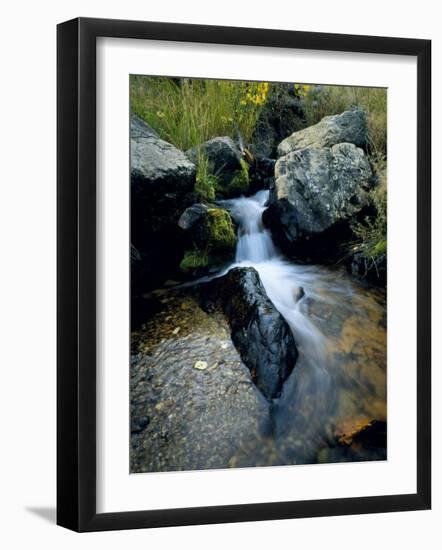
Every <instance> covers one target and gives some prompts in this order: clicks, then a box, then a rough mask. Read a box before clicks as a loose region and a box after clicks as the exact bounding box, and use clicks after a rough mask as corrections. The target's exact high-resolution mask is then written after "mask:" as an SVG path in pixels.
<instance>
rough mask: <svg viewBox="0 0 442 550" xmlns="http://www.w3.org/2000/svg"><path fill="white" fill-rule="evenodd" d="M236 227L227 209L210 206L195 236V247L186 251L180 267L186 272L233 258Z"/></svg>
mask: <svg viewBox="0 0 442 550" xmlns="http://www.w3.org/2000/svg"><path fill="white" fill-rule="evenodd" d="M235 247H236V235H235V228H234V226H233V223H232V218H231V217H230V214H229V213H228V212H227V210H223V209H222V208H209V210H208V211H207V214H206V216H205V217H204V219H203V220H202V221H201V224H200V227H199V228H198V231H197V233H196V234H195V236H194V241H193V249H192V250H188V251H186V253H185V254H184V258H183V260H182V261H181V264H180V268H181V270H182V271H184V272H189V271H193V270H195V269H198V268H202V267H207V266H208V265H217V264H221V263H223V262H226V261H228V260H230V259H232V258H233V255H234V253H235Z"/></svg>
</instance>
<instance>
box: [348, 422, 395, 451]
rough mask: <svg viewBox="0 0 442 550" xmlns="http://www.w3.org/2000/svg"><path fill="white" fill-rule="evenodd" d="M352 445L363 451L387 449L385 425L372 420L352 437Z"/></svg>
mask: <svg viewBox="0 0 442 550" xmlns="http://www.w3.org/2000/svg"><path fill="white" fill-rule="evenodd" d="M353 441H354V443H356V444H357V445H362V447H364V448H365V449H376V448H384V449H385V448H386V447H387V423H386V422H384V421H382V420H372V421H371V422H370V423H369V424H368V425H367V426H364V427H363V428H362V429H361V430H360V431H359V432H358V433H356V434H355V435H354V437H353Z"/></svg>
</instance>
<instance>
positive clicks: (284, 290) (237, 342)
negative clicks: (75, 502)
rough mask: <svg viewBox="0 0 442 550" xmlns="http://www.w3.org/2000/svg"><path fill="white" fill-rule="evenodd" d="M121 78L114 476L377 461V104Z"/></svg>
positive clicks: (381, 306) (266, 88)
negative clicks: (122, 326)
mask: <svg viewBox="0 0 442 550" xmlns="http://www.w3.org/2000/svg"><path fill="white" fill-rule="evenodd" d="M129 80H130V82H129V86H130V128H128V131H130V178H131V185H130V210H131V211H130V220H131V222H130V224H131V228H130V235H131V237H130V264H131V267H130V269H131V290H130V292H131V294H130V304H131V339H130V348H131V349H130V355H131V358H130V424H131V425H130V434H131V435H130V472H131V473H142V472H167V471H169V472H174V471H175V472H176V471H192V470H206V469H226V468H251V467H264V466H294V465H303V464H327V463H328V464H329V463H340V462H362V461H374V460H386V459H387V384H386V372H387V361H386V357H387V356H386V353H387V338H386V335H387V286H386V283H387V92H388V90H387V89H386V88H373V87H350V86H336V85H333V86H332V85H327V84H316V83H300V82H249V81H236V80H209V79H196V78H187V77H182V76H179V77H172V76H170V77H166V76H150V75H138V74H136V75H135V74H132V75H130V77H129ZM128 246H129V243H128Z"/></svg>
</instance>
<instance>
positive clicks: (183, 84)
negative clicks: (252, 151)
mask: <svg viewBox="0 0 442 550" xmlns="http://www.w3.org/2000/svg"><path fill="white" fill-rule="evenodd" d="M268 91H269V85H268V83H266V82H241V81H228V80H198V79H189V78H179V79H178V78H174V79H172V78H163V77H147V76H132V77H131V80H130V100H131V110H132V112H134V113H136V114H137V115H139V116H140V117H141V118H143V119H144V120H145V121H146V122H147V123H148V124H149V125H150V126H151V127H152V128H154V129H155V130H156V131H157V132H158V133H159V135H160V136H161V137H162V138H163V139H165V140H166V141H169V142H170V143H172V144H173V145H175V146H176V147H178V148H179V149H182V150H186V149H189V148H191V147H194V146H196V145H199V144H200V143H202V142H204V141H206V140H208V139H211V138H213V137H216V136H230V137H232V138H234V139H236V138H237V133H238V131H239V132H240V133H241V135H242V136H243V138H244V139H245V140H246V141H249V140H250V139H251V137H252V135H253V132H254V130H255V126H256V122H257V119H258V116H259V113H260V110H261V108H262V106H263V105H264V104H265V101H266V98H267V94H268Z"/></svg>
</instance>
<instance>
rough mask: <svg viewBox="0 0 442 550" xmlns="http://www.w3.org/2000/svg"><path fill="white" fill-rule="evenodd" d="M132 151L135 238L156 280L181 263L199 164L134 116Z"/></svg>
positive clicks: (148, 277)
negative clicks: (182, 222) (182, 224)
mask: <svg viewBox="0 0 442 550" xmlns="http://www.w3.org/2000/svg"><path fill="white" fill-rule="evenodd" d="M130 153H131V238H132V243H133V245H134V246H135V248H136V249H137V250H138V252H139V255H140V256H141V259H142V263H143V266H144V268H145V270H146V273H145V277H144V280H145V281H149V285H153V284H156V283H157V282H158V280H161V278H163V276H165V277H167V275H168V274H169V273H170V272H171V271H172V272H173V269H174V268H176V267H177V266H178V264H179V261H180V258H181V255H182V249H181V242H180V239H181V236H180V230H179V228H178V226H177V223H178V219H179V217H180V215H181V213H182V212H183V208H185V207H186V206H187V205H190V204H191V203H192V194H193V188H194V183H195V173H196V167H195V165H194V164H193V163H192V162H190V160H189V159H188V158H187V156H186V155H185V154H184V153H183V152H182V151H180V150H178V149H177V148H176V147H174V146H173V145H171V144H170V143H167V142H166V141H163V140H162V139H160V138H159V137H157V136H156V134H155V133H154V132H153V131H152V129H151V128H149V126H148V125H147V124H145V123H144V121H142V120H141V119H140V118H139V117H136V116H132V117H131V152H130ZM172 242H173V246H167V245H168V244H170V243H172Z"/></svg>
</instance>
